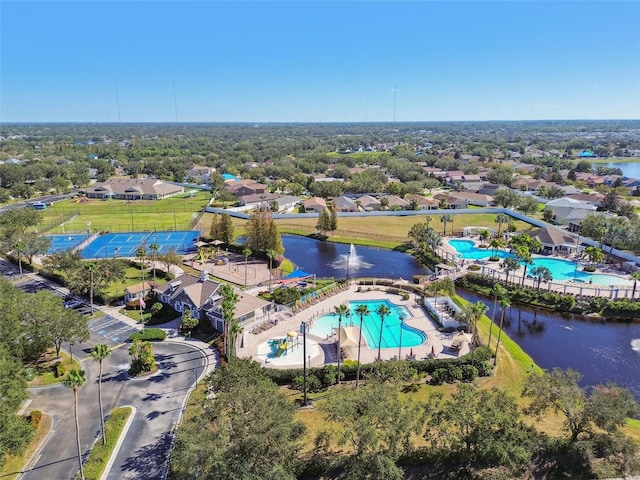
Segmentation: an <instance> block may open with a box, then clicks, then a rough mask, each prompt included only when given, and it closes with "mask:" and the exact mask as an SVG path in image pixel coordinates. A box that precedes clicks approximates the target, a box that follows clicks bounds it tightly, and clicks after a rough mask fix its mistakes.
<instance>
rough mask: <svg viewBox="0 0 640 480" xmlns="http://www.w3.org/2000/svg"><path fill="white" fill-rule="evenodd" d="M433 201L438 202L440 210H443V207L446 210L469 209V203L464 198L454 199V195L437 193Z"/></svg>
mask: <svg viewBox="0 0 640 480" xmlns="http://www.w3.org/2000/svg"><path fill="white" fill-rule="evenodd" d="M433 199H434V200H435V201H436V202H438V203H437V206H438V208H441V205H443V206H444V208H446V209H449V210H456V209H460V208H467V206H468V205H469V202H468V201H467V200H465V199H462V198H457V197H454V196H453V195H447V194H446V193H436V194H435V195H434V196H433Z"/></svg>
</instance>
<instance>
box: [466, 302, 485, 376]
mask: <svg viewBox="0 0 640 480" xmlns="http://www.w3.org/2000/svg"><path fill="white" fill-rule="evenodd" d="M488 309H489V307H488V306H487V305H486V304H485V303H484V302H480V301H478V302H476V303H474V304H473V305H471V306H470V307H467V310H468V311H467V315H468V319H469V326H470V327H471V364H472V365H473V360H474V356H475V351H476V336H477V330H478V328H477V327H478V320H480V317H482V315H484V314H485V312H486V311H487V310H488Z"/></svg>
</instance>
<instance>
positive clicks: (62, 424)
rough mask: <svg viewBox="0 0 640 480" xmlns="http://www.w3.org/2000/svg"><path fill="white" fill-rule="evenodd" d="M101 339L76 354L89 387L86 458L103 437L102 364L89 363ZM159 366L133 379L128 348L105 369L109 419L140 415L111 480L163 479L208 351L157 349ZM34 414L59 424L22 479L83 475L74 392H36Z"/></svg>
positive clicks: (81, 400)
mask: <svg viewBox="0 0 640 480" xmlns="http://www.w3.org/2000/svg"><path fill="white" fill-rule="evenodd" d="M95 343H100V336H99V335H97V334H95V333H92V335H91V339H90V341H89V342H88V343H87V344H84V345H76V346H75V347H74V353H75V354H76V355H77V356H78V357H80V358H84V360H83V361H82V367H83V369H84V370H85V371H86V374H87V383H86V384H85V386H84V387H82V388H81V389H80V390H79V392H78V416H79V421H80V443H81V449H82V452H83V455H84V456H85V457H86V455H87V453H88V451H89V450H90V448H91V445H92V444H93V442H94V441H95V440H96V439H98V438H99V435H100V414H99V409H98V372H99V368H98V364H97V363H95V362H93V361H92V360H91V359H90V358H86V357H87V353H88V352H89V351H90V349H91V347H92V344H95ZM154 353H155V356H156V360H157V361H158V363H159V367H160V368H159V370H158V372H157V373H156V374H154V375H152V376H150V377H146V378H130V377H129V375H128V373H127V370H128V368H129V362H130V358H129V354H128V346H127V345H126V344H124V345H123V346H121V347H119V348H115V349H114V350H113V351H112V353H111V355H110V356H109V357H108V358H107V359H106V360H105V361H104V363H103V378H102V400H103V407H104V412H105V414H107V413H108V412H109V411H111V410H112V409H113V408H114V407H116V406H122V405H132V406H134V407H136V409H137V413H136V415H135V417H134V420H133V423H132V424H131V427H130V429H129V431H128V433H127V435H126V437H125V439H124V443H123V445H122V448H121V449H120V451H119V453H118V455H117V457H116V459H115V462H114V464H113V467H112V469H111V473H110V475H109V477H108V478H110V479H134V478H136V479H138V478H163V475H164V473H165V472H166V467H167V465H166V462H167V459H168V453H169V448H170V446H171V441H172V433H171V432H172V428H173V427H174V425H175V424H176V422H178V420H179V418H180V415H181V411H182V407H183V403H184V401H185V396H186V394H187V393H188V391H189V388H190V387H191V386H192V385H193V384H194V382H195V381H196V379H197V378H198V376H199V375H200V374H201V373H202V372H203V370H204V368H205V364H206V362H207V358H206V355H205V353H204V352H203V351H201V350H200V349H198V348H195V347H194V346H191V345H189V344H188V343H186V342H163V343H156V344H154ZM31 399H32V402H31V404H30V405H29V407H28V409H29V410H30V411H31V410H41V411H42V412H44V413H46V414H48V415H49V416H51V417H52V419H53V427H52V432H51V434H50V436H49V437H47V439H46V440H45V443H44V444H43V445H42V448H41V450H40V452H39V453H38V454H37V455H36V457H35V458H34V459H33V461H32V462H31V464H30V465H29V467H28V469H27V471H26V472H25V473H24V474H23V476H22V477H21V478H22V479H24V480H41V479H43V478H47V479H60V480H62V479H74V478H75V475H76V473H77V472H78V470H79V466H78V459H77V447H76V441H75V420H74V414H73V392H72V391H71V390H70V389H68V388H66V387H64V386H60V385H56V386H52V387H42V388H34V389H31Z"/></svg>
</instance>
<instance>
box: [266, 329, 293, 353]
mask: <svg viewBox="0 0 640 480" xmlns="http://www.w3.org/2000/svg"><path fill="white" fill-rule="evenodd" d="M297 337H298V334H297V333H296V332H294V331H291V332H289V333H287V336H286V337H284V338H274V339H273V340H271V341H270V342H269V343H270V344H271V347H272V348H273V349H274V354H273V356H274V357H281V356H282V355H286V354H287V352H288V351H289V349H291V350H293V348H294V347H295V346H296V345H297V342H296V339H297Z"/></svg>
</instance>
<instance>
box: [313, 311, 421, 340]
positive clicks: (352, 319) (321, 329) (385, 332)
mask: <svg viewBox="0 0 640 480" xmlns="http://www.w3.org/2000/svg"><path fill="white" fill-rule="evenodd" d="M348 304H349V315H347V316H343V317H342V326H343V327H350V326H354V327H359V326H360V315H358V314H357V313H356V308H358V305H366V306H367V307H368V308H369V312H370V313H369V314H368V315H365V316H364V317H363V319H362V334H363V336H364V338H365V339H366V341H367V345H369V348H378V341H379V340H380V316H379V315H378V314H377V313H376V310H377V308H378V307H379V306H380V305H383V304H384V305H386V306H388V307H389V309H390V310H391V313H390V314H389V315H387V316H386V317H385V318H384V326H383V328H382V343H381V348H398V347H400V346H401V345H400V338H401V337H402V346H403V347H416V346H418V345H421V344H423V343H424V342H426V340H427V335H426V334H425V333H424V332H422V331H420V330H418V329H415V328H413V327H409V326H408V325H406V324H405V323H401V321H400V317H402V318H405V319H406V318H408V317H410V316H411V314H410V313H409V311H408V310H407V309H406V308H404V307H402V306H398V305H394V304H393V303H391V302H390V301H388V300H362V301H358V302H355V301H354V302H348ZM337 328H338V315H337V314H335V313H330V314H327V315H323V316H321V317H319V318H318V319H317V320H316V321H315V322H314V324H313V327H312V328H311V330H310V331H309V333H311V334H313V335H316V336H318V337H321V338H327V337H329V336H331V335H333V334H334V332H335V330H334V329H337ZM401 330H402V334H401V333H400V331H401Z"/></svg>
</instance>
